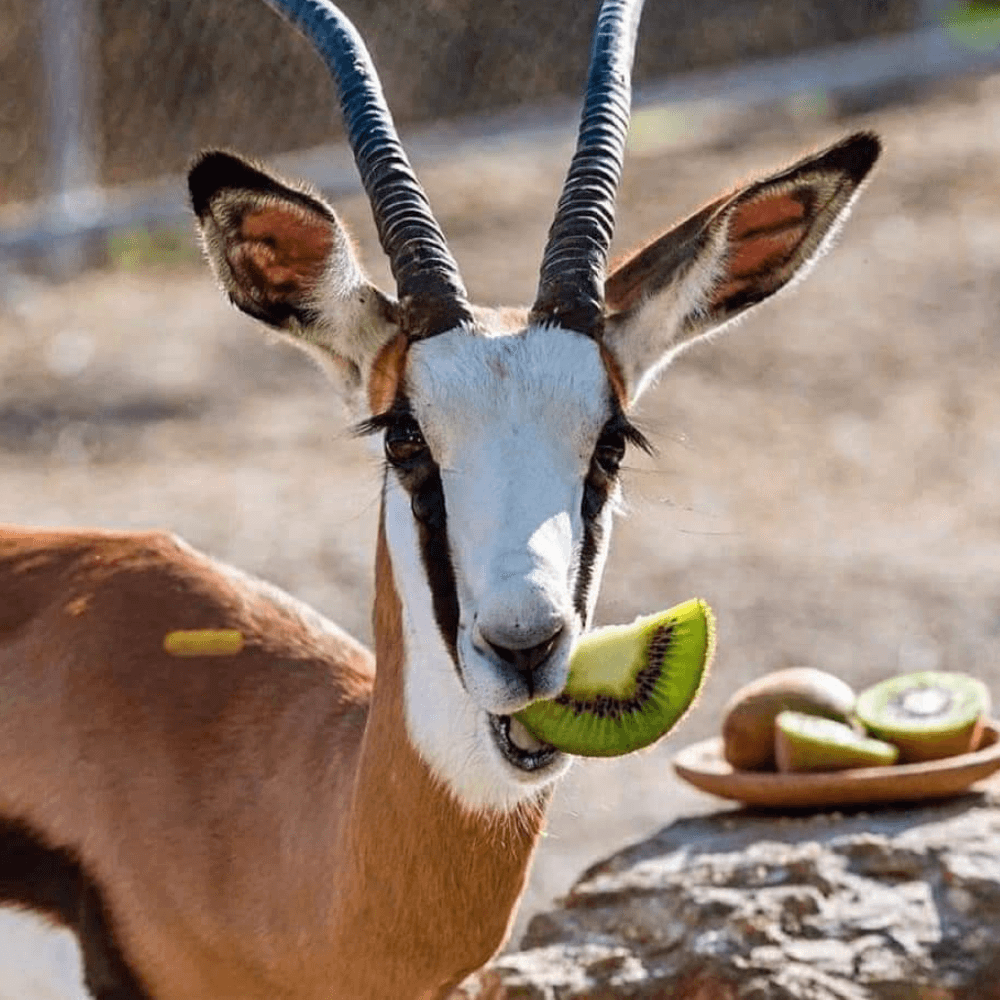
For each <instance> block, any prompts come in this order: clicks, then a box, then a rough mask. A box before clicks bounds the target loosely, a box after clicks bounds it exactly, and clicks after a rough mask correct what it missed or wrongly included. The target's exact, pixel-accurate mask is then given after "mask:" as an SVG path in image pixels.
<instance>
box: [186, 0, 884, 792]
mask: <svg viewBox="0 0 1000 1000" xmlns="http://www.w3.org/2000/svg"><path fill="white" fill-rule="evenodd" d="M272 2H274V3H275V5H276V6H278V7H280V8H281V9H283V10H284V11H285V12H286V13H287V14H289V16H291V18H292V19H293V20H295V21H296V23H297V24H298V26H299V27H300V28H301V29H302V30H303V31H304V33H305V34H306V35H307V36H308V37H309V38H310V39H311V40H312V41H313V43H314V44H315V46H316V48H317V50H318V51H320V52H321V53H322V55H323V58H324V59H325V60H326V61H327V65H328V67H329V68H330V70H331V73H332V75H333V77H334V80H335V84H336V89H337V93H338V96H339V97H340V100H341V104H342V107H343V110H344V112H345V121H346V122H347V126H348V139H349V141H350V143H351V145H352V147H353V149H354V151H355V158H356V160H357V162H358V166H359V170H360V172H361V176H362V181H363V183H364V185H365V188H366V190H367V191H368V194H369V197H370V198H371V202H372V210H373V214H374V217H375V222H376V226H377V228H378V231H379V235H380V238H381V242H382V246H383V249H384V250H385V252H386V254H387V255H388V257H389V261H390V264H391V266H392V271H393V275H394V277H395V278H396V283H397V295H396V296H395V297H393V296H390V295H387V294H385V293H383V292H382V291H380V290H379V289H378V288H376V287H375V286H374V285H372V284H371V282H369V280H368V279H367V278H366V277H365V274H364V272H363V270H362V268H361V265H360V263H359V262H358V260H357V258H356V256H355V253H354V250H353V248H352V244H351V240H350V238H349V236H348V235H347V233H346V231H345V230H344V228H343V226H342V225H341V223H340V222H339V220H338V219H337V216H336V214H335V213H334V211H333V209H332V208H330V207H329V206H328V205H327V204H326V203H325V202H324V201H323V200H322V199H321V198H319V197H318V196H317V195H316V193H315V192H313V191H311V190H310V189H308V188H306V187H303V186H296V185H289V184H287V183H285V182H283V181H280V180H279V179H277V178H276V177H274V176H273V175H272V174H269V173H267V172H266V171H264V170H261V169H259V168H258V167H256V166H254V165H252V164H250V163H248V162H247V161H245V160H242V159H240V158H238V157H234V156H231V155H229V154H226V153H208V154H205V155H203V156H202V157H201V158H200V159H199V160H198V162H197V163H196V164H195V166H194V167H193V169H192V171H191V174H190V176H189V186H190V191H191V200H192V205H193V207H194V210H195V212H196V214H197V216H198V220H199V224H200V227H201V232H202V237H203V243H204V246H205V249H206V253H207V255H208V257H209V260H210V261H211V263H212V266H213V268H214V270H215V272H216V274H217V276H218V278H219V280H220V282H221V284H222V286H223V288H224V289H225V291H226V292H227V294H228V295H229V297H230V299H231V300H232V301H233V302H234V303H235V304H236V305H237V306H239V307H240V308H241V309H243V310H244V311H245V312H248V313H250V314H251V315H252V316H254V317H256V318H257V319H260V320H263V321H264V322H265V323H267V324H269V325H270V326H272V327H275V328H277V329H279V330H281V331H283V332H284V333H286V334H288V335H289V336H290V337H292V338H293V339H294V341H295V342H296V343H298V344H299V345H300V346H301V347H303V348H305V349H306V350H308V351H310V352H311V353H312V354H313V355H314V356H316V357H317V358H318V359H319V360H320V361H321V362H322V363H323V364H324V365H325V366H326V367H327V368H328V369H329V370H330V372H331V373H332V374H333V375H334V378H335V381H336V383H337V384H338V385H340V386H341V388H342V389H343V390H344V392H345V394H346V396H347V398H348V400H349V401H351V402H352V403H353V404H354V405H355V406H356V407H357V408H361V409H363V410H364V411H365V412H364V415H365V416H366V419H365V420H364V421H363V423H362V424H361V425H360V426H361V428H362V430H363V431H365V432H368V433H370V434H372V435H373V436H378V438H379V439H380V440H381V444H382V448H383V449H384V453H385V459H386V467H385V484H384V494H383V496H384V507H383V520H382V523H383V529H384V535H385V540H386V545H387V548H388V553H389V558H390V562H391V569H392V572H391V577H392V581H391V583H392V585H393V586H394V587H395V589H396V596H398V598H399V604H400V606H401V609H402V617H403V624H402V631H403V634H402V635H401V636H400V637H399V639H398V642H399V643H401V644H402V646H403V647H404V654H405V655H404V657H403V659H404V662H405V666H404V676H403V677H402V687H403V702H404V706H403V707H404V715H405V722H406V728H407V736H408V737H409V739H410V741H411V742H412V744H413V746H414V747H415V749H416V750H417V752H418V753H419V754H420V756H421V757H422V758H423V759H424V761H425V762H426V763H427V765H428V766H429V767H430V768H431V770H432V771H433V772H434V774H435V775H436V776H437V777H438V778H439V779H440V780H441V781H442V782H443V783H444V784H445V785H446V786H447V787H448V788H449V789H450V790H451V791H452V792H453V794H454V795H455V796H456V797H457V798H458V800H459V801H460V802H461V803H462V804H463V805H465V806H466V807H467V808H469V809H472V810H482V809H496V810H508V809H511V808H513V807H515V806H516V805H517V804H518V803H519V802H522V801H524V800H525V799H528V798H531V797H532V796H536V795H537V794H538V792H539V790H540V789H541V788H542V787H543V786H545V785H546V784H547V783H549V782H551V781H552V780H553V778H554V777H555V776H556V775H557V774H559V773H560V772H561V771H562V770H563V769H564V768H565V766H566V760H565V758H563V757H562V755H560V754H558V753H557V752H556V751H554V750H553V749H552V748H550V747H546V746H544V745H542V744H540V743H538V742H537V741H535V740H533V739H532V738H531V737H530V736H528V734H527V732H526V731H525V730H523V728H521V727H520V726H519V724H518V723H516V721H513V720H512V719H511V714H512V713H514V712H516V711H517V710H518V709H520V708H522V707H523V706H525V705H526V704H528V702H529V701H531V700H532V699H534V698H545V697H552V696H554V695H557V694H558V693H559V692H560V691H561V689H562V687H563V685H564V684H565V682H566V677H567V664H568V658H569V651H570V648H571V647H572V645H573V641H574V639H575V638H576V637H577V636H578V635H579V633H580V631H581V630H582V629H583V628H585V627H586V626H587V624H588V622H589V621H590V617H591V614H592V611H593V607H594V602H595V600H596V596H597V587H598V584H599V582H600V577H601V572H602V569H603V566H604V560H605V555H606V552H607V545H608V540H609V536H610V528H611V521H610V519H611V514H612V509H613V507H614V502H615V498H616V496H617V491H618V482H617V480H618V466H619V463H620V462H621V459H622V456H623V454H624V451H625V448H626V445H627V444H628V443H629V442H631V443H633V444H638V445H640V446H642V445H643V438H642V436H641V435H640V434H638V432H636V431H635V430H634V428H633V427H632V425H631V424H630V423H629V421H628V418H627V416H626V411H627V410H628V408H629V407H630V406H631V405H632V403H633V402H634V401H635V399H636V397H637V396H638V395H639V394H640V393H641V392H642V391H643V390H644V389H645V387H646V386H648V385H649V384H650V383H651V382H652V381H653V380H654V379H655V377H656V376H657V375H658V374H659V373H660V372H661V371H662V370H663V369H664V367H665V366H666V365H667V364H668V362H669V361H670V360H671V359H672V358H673V357H674V356H675V355H676V354H677V353H678V351H679V350H680V349H681V348H683V347H684V346H685V345H687V344H689V343H691V342H693V341H695V340H697V339H699V338H700V337H702V336H704V335H706V334H708V333H710V332H712V331H713V330H718V329H720V328H721V327H723V326H725V325H726V324H728V323H730V322H731V321H732V320H734V319H735V318H737V317H739V316H740V315H742V314H744V313H745V312H747V311H748V310H750V309H752V308H753V307H755V306H756V305H757V304H758V303H760V302H762V301H764V300H765V299H767V298H768V297H770V296H772V295H773V294H775V293H776V292H778V291H780V290H781V289H782V288H784V287H785V286H787V285H788V284H790V283H791V282H793V281H794V280H795V278H796V277H798V276H800V275H802V274H804V273H805V272H806V271H807V270H808V269H809V267H810V266H811V265H812V263H813V262H814V261H815V260H816V259H817V258H818V257H819V256H820V255H821V254H822V253H823V252H824V250H825V249H826V247H827V246H828V245H829V243H830V240H831V239H832V237H833V234H834V233H835V232H836V231H837V229H838V227H839V225H840V223H841V222H842V221H843V219H844V218H845V217H846V216H847V214H848V212H849V210H850V207H851V205H852V203H853V201H854V198H855V197H856V195H857V193H858V191H859V189H860V186H861V184H862V182H863V181H864V179H865V177H866V176H867V174H868V173H869V171H870V169H871V167H872V166H873V164H874V162H875V160H876V158H877V156H878V154H879V151H880V145H879V141H878V139H877V138H876V137H875V136H873V135H871V134H868V133H859V134H858V135H854V136H851V137H849V138H847V139H845V140H844V141H842V142H840V143H838V144H836V145H834V146H831V147H830V148H828V149H826V150H824V151H822V152H820V153H817V154H814V155H812V156H808V157H806V158H805V159H802V160H800V161H799V162H798V163H795V164H793V165H792V166H790V167H788V168H786V169H785V170H782V171H779V172H778V173H775V174H772V175H771V176H768V177H765V178H763V179H761V180H759V181H755V182H753V183H751V184H747V185H745V186H744V187H742V188H740V189H738V190H736V191H735V192H733V193H732V194H730V195H727V196H724V197H721V198H719V199H718V200H717V201H714V202H712V203H711V204H709V205H707V206H706V207H705V208H703V209H701V210H700V211H698V212H696V213H695V214H694V215H692V216H691V217H690V218H688V219H687V220H685V221H684V222H682V223H680V224H679V225H677V226H675V227H674V228H673V229H671V230H669V231H668V232H666V233H665V234H663V235H662V236H660V237H658V238H657V239H655V240H653V241H652V242H650V243H649V244H648V245H646V246H645V247H643V248H642V249H640V250H639V251H638V252H637V253H635V254H634V255H633V256H631V257H630V258H629V259H627V260H626V261H625V263H624V264H622V265H621V266H620V267H618V268H617V269H616V270H614V271H613V272H612V273H610V274H607V275H606V273H605V265H606V261H607V255H608V249H609V243H610V239H611V229H612V222H613V214H614V213H613V206H614V198H615V192H616V187H617V182H618V177H619V176H620V171H621V160H622V156H623V152H624V141H625V131H626V128H627V124H628V110H627V109H628V104H629V71H630V66H631V58H632V47H633V45H634V41H635V33H636V29H637V24H638V16H639V6H640V4H639V2H637V0H604V3H603V4H602V7H601V11H600V14H599V17H598V25H597V32H596V35H595V39H596V41H595V46H594V49H593V56H592V61H591V67H590V73H589V77H588V88H587V94H586V98H585V105H584V115H583V120H582V122H581V127H580V141H579V144H578V146H577V151H576V154H575V155H574V157H573V161H572V163H571V165H570V170H569V176H568V177H567V181H566V185H565V188H564V191H563V195H562V197H561V198H560V201H559V206H558V209H557V211H556V216H555V220H554V221H553V223H552V227H551V229H550V234H549V241H548V245H547V247H546V250H545V254H544V257H543V260H542V264H541V273H540V280H539V288H538V295H537V298H536V300H535V303H534V305H533V307H532V308H531V310H530V312H528V313H527V314H524V313H519V314H514V313H510V312H494V311H490V310H482V309H477V308H474V307H472V306H471V305H469V303H468V300H467V297H466V292H465V288H464V286H463V284H462V281H461V278H460V276H459V274H458V269H457V265H456V263H455V261H454V259H453V258H452V256H451V254H450V252H449V251H448V249H447V246H446V244H445V241H444V236H443V234H442V232H441V230H440V228H439V227H438V225H437V223H436V222H435V221H434V218H433V216H432V215H431V213H430V207H429V205H428V203H427V199H426V196H425V195H424V192H423V190H422V189H421V188H420V185H419V184H418V182H417V180H416V178H415V176H414V175H413V173H412V171H411V169H410V167H409V164H408V162H407V160H406V156H405V154H404V153H403V151H402V149H401V147H400V146H399V141H398V139H397V138H396V135H395V131H394V129H393V127H392V122H391V119H390V117H389V112H388V109H387V108H386V107H385V103H384V99H383V97H382V94H381V91H380V89H379V86H378V81H377V79H376V77H375V73H374V69H373V68H372V66H371V63H370V60H369V57H368V54H367V53H366V52H365V50H364V46H363V44H362V43H361V40H360V38H359V37H358V36H357V34H356V33H355V32H354V30H353V28H351V26H350V25H349V23H348V22H347V21H346V19H345V18H344V17H343V15H342V14H341V13H340V12H339V11H337V10H336V8H334V7H333V6H332V5H328V4H317V3H315V2H313V0H272ZM515 315H516V316H517V318H516V319H515V318H512V317H513V316H515ZM377 586H378V581H377ZM675 596H676V597H683V596H686V595H675ZM394 641H395V640H394ZM380 673H381V670H380Z"/></svg>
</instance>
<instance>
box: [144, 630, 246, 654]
mask: <svg viewBox="0 0 1000 1000" xmlns="http://www.w3.org/2000/svg"><path fill="white" fill-rule="evenodd" d="M163 648H164V649H165V650H166V651H167V652H168V653H169V654H170V655H171V656H235V655H236V654H237V653H238V652H239V651H240V650H241V649H242V648H243V633H242V632H240V631H238V630H237V629H234V628H195V629H177V630H175V631H173V632H168V633H167V634H166V635H165V636H164V638H163Z"/></svg>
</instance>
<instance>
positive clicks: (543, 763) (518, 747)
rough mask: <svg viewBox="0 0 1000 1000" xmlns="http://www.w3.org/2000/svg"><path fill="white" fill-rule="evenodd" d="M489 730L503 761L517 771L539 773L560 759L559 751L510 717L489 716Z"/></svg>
mask: <svg viewBox="0 0 1000 1000" xmlns="http://www.w3.org/2000/svg"><path fill="white" fill-rule="evenodd" d="M489 720H490V730H491V731H492V733H493V741H494V742H495V743H496V745H497V749H499V751H500V753H501V754H502V755H503V758H504V760H506V761H507V763H508V764H510V765H511V766H512V767H516V768H517V769H518V770H519V771H528V772H531V771H541V770H543V769H544V768H547V767H548V766H549V765H551V764H552V763H554V762H555V761H556V760H558V759H560V758H561V757H562V753H561V751H559V750H557V749H556V748H555V747H554V746H550V745H549V744H548V743H543V742H542V741H541V740H539V739H536V738H535V737H534V736H532V735H531V733H529V732H528V730H527V729H525V728H524V726H523V725H522V724H521V723H520V722H518V720H517V719H515V718H514V717H513V716H511V715H492V714H491V715H490V716H489Z"/></svg>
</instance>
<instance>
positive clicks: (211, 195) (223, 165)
mask: <svg viewBox="0 0 1000 1000" xmlns="http://www.w3.org/2000/svg"><path fill="white" fill-rule="evenodd" d="M188 188H189V191H190V195H191V204H192V207H193V208H194V211H195V215H196V216H197V219H198V226H199V230H200V233H201V239H202V244H203V246H204V249H205V254H206V256H207V257H208V260H209V263H210V264H211V266H212V270H213V271H214V272H215V275H216V277H217V278H218V280H219V283H220V284H221V285H222V288H223V290H224V291H225V293H226V294H227V295H228V297H229V299H230V301H231V302H232V303H233V304H234V305H236V306H237V307H238V308H239V309H241V310H242V311H243V312H245V313H247V314H248V315H250V316H253V317H254V318H255V319H258V320H261V321H262V322H264V323H266V324H267V325H268V326H271V327H273V328H275V329H277V330H280V331H282V332H284V333H287V334H290V335H291V336H292V337H293V338H294V339H295V341H296V342H297V343H299V345H300V346H302V347H305V348H306V349H307V350H310V353H312V354H314V356H316V357H318V358H319V360H321V361H322V362H323V363H324V365H325V367H327V368H328V369H331V368H332V369H333V370H334V371H335V372H336V373H337V374H339V375H340V376H341V377H344V378H346V380H347V383H348V386H349V387H351V388H357V387H359V386H360V384H361V382H363V381H364V377H365V375H366V372H367V368H368V366H369V365H370V364H371V361H372V359H374V357H375V356H376V355H377V354H378V352H379V351H380V350H381V349H382V347H383V346H384V345H385V344H386V343H387V342H388V341H390V340H391V339H392V338H393V337H394V336H395V335H396V333H397V332H398V328H397V325H396V303H395V302H394V300H392V299H390V298H389V297H388V296H386V295H384V294H383V293H382V292H381V291H379V289H378V288H376V287H375V286H374V285H372V284H371V283H370V282H369V281H368V279H367V277H366V276H365V274H364V271H363V269H362V267H361V265H360V263H359V261H358V258H357V255H356V253H355V250H354V247H353V245H352V242H351V238H350V236H349V234H348V232H347V230H346V229H345V228H344V227H343V225H342V224H341V223H340V220H339V219H338V218H337V216H336V213H335V212H334V211H333V209H332V208H331V207H330V206H329V205H327V204H326V202H325V201H323V199H322V198H321V197H320V196H319V195H318V194H317V193H316V192H315V191H313V190H312V189H310V188H308V187H307V186H305V185H293V184H289V183H287V182H286V181H283V180H281V179H279V178H277V177H275V176H274V175H273V174H271V173H270V172H268V171H266V170H264V169H262V168H261V167H259V166H258V165H256V164H254V163H251V162H250V161H248V160H245V159H243V158H241V157H238V156H234V155H232V154H230V153H226V152H222V151H212V152H208V153H204V154H202V156H200V157H199V158H198V160H197V161H196V162H195V164H194V165H193V167H192V168H191V171H190V173H189V174H188Z"/></svg>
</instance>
